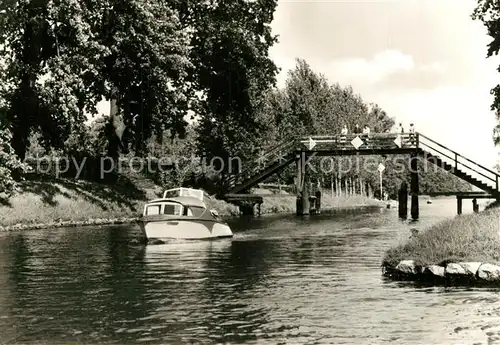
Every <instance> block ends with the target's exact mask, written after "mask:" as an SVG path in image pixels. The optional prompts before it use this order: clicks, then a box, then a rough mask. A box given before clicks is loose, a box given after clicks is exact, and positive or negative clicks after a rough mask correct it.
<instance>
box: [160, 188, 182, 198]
mask: <svg viewBox="0 0 500 345" xmlns="http://www.w3.org/2000/svg"><path fill="white" fill-rule="evenodd" d="M178 196H181V192H180V190H178V189H174V190H168V191H166V192H165V195H164V196H163V197H164V198H175V197H178Z"/></svg>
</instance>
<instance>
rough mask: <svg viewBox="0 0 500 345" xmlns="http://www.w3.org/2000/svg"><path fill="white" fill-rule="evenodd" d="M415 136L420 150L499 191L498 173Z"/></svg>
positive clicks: (499, 177)
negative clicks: (437, 157)
mask: <svg viewBox="0 0 500 345" xmlns="http://www.w3.org/2000/svg"><path fill="white" fill-rule="evenodd" d="M417 135H418V143H419V146H420V148H422V149H424V150H426V151H427V152H429V153H431V154H435V155H436V156H439V157H440V158H441V160H443V161H445V162H447V163H448V164H450V165H452V167H453V168H454V169H458V170H460V171H462V172H464V173H466V174H469V175H471V176H473V177H475V178H477V179H479V180H480V181H483V182H485V183H486V184H488V185H490V186H491V187H492V188H495V190H497V191H498V190H499V180H500V175H499V174H498V173H496V172H495V171H493V170H491V169H489V168H486V167H485V166H483V165H481V164H479V163H476V162H474V161H473V160H472V159H470V158H467V157H465V156H463V155H461V154H459V153H458V152H456V151H454V150H451V149H449V148H448V147H446V146H444V145H442V144H440V143H438V142H436V141H435V140H432V139H431V138H429V137H427V136H425V135H423V134H422V133H417Z"/></svg>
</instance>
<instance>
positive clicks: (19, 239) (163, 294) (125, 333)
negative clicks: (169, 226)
mask: <svg viewBox="0 0 500 345" xmlns="http://www.w3.org/2000/svg"><path fill="white" fill-rule="evenodd" d="M468 204H469V203H467V204H465V205H464V206H466V207H467V208H466V209H465V210H464V211H469V212H470V205H468ZM455 212H456V205H455V200H453V199H451V200H435V201H434V203H433V204H432V205H426V204H425V202H422V205H421V217H422V219H421V221H419V222H418V223H413V224H409V223H408V222H400V221H398V220H397V217H396V213H397V211H396V210H380V209H375V210H352V211H347V212H336V213H332V214H323V215H320V216H316V217H311V218H309V219H297V218H295V217H293V216H271V217H263V218H261V219H254V220H249V219H245V220H240V221H234V222H233V227H234V229H235V237H234V238H233V239H232V240H221V241H196V242H181V241H178V242H172V243H168V244H165V245H150V246H147V247H143V246H138V245H132V244H131V243H130V242H131V240H132V239H133V238H134V237H135V236H136V235H137V233H138V231H137V229H136V228H134V227H129V228H123V227H122V228H119V227H116V228H113V227H105V228H95V229H90V228H85V229H56V230H54V229H52V230H47V231H34V232H22V233H15V234H14V233H13V234H3V235H1V237H0V343H3V344H20V343H22V344H29V343H33V344H34V343H37V344H39V343H60V344H72V343H79V344H97V343H99V344H113V343H116V344H128V343H138V344H140V343H143V344H158V343H166V344H190V343H196V344H211V343H231V344H235V343H254V344H257V343H258V344H279V343H282V344H383V343H397V344H422V345H424V344H425V345H427V344H473V343H477V344H493V343H495V341H498V339H500V327H499V326H500V319H499V316H500V297H499V296H500V295H499V291H500V289H491V288H490V289H485V288H482V289H481V288H446V287H418V286H415V285H413V284H412V283H402V282H393V281H389V280H386V279H385V278H383V277H382V276H381V271H380V263H381V258H382V256H383V253H384V251H385V250H386V249H388V248H389V247H391V246H392V245H394V244H396V243H399V242H400V241H403V240H404V239H406V238H408V237H409V236H410V229H411V228H414V227H416V228H423V227H425V226H428V225H429V224H432V223H435V222H437V221H439V220H441V219H445V218H449V217H453V216H454V215H455Z"/></svg>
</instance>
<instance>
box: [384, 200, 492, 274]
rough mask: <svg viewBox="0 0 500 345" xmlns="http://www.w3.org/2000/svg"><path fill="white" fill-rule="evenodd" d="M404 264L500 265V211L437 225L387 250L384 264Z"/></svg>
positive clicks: (463, 216) (469, 216)
mask: <svg viewBox="0 0 500 345" xmlns="http://www.w3.org/2000/svg"><path fill="white" fill-rule="evenodd" d="M401 260H415V263H416V264H417V265H422V266H423V265H431V264H437V265H443V264H444V263H447V262H460V261H462V262H465V261H469V262H474V261H475V262H486V263H491V264H498V263H500V210H499V209H490V210H487V211H484V212H481V213H477V214H467V215H461V216H459V217H456V218H454V219H451V220H446V221H443V222H441V223H438V224H436V225H434V226H432V227H430V228H429V229H427V230H426V231H424V232H422V233H419V234H417V235H416V236H413V237H412V238H411V239H410V240H409V241H408V242H407V243H405V244H401V245H399V246H397V247H395V248H392V249H390V250H388V251H387V252H386V253H385V256H384V259H383V263H382V264H383V266H388V267H395V266H396V265H397V264H398V263H399V262H400V261H401Z"/></svg>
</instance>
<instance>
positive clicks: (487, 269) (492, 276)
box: [477, 264, 500, 281]
mask: <svg viewBox="0 0 500 345" xmlns="http://www.w3.org/2000/svg"><path fill="white" fill-rule="evenodd" d="M477 275H478V277H479V278H481V279H484V280H487V281H496V280H500V266H497V265H492V264H482V265H481V266H479V269H478V270H477Z"/></svg>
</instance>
